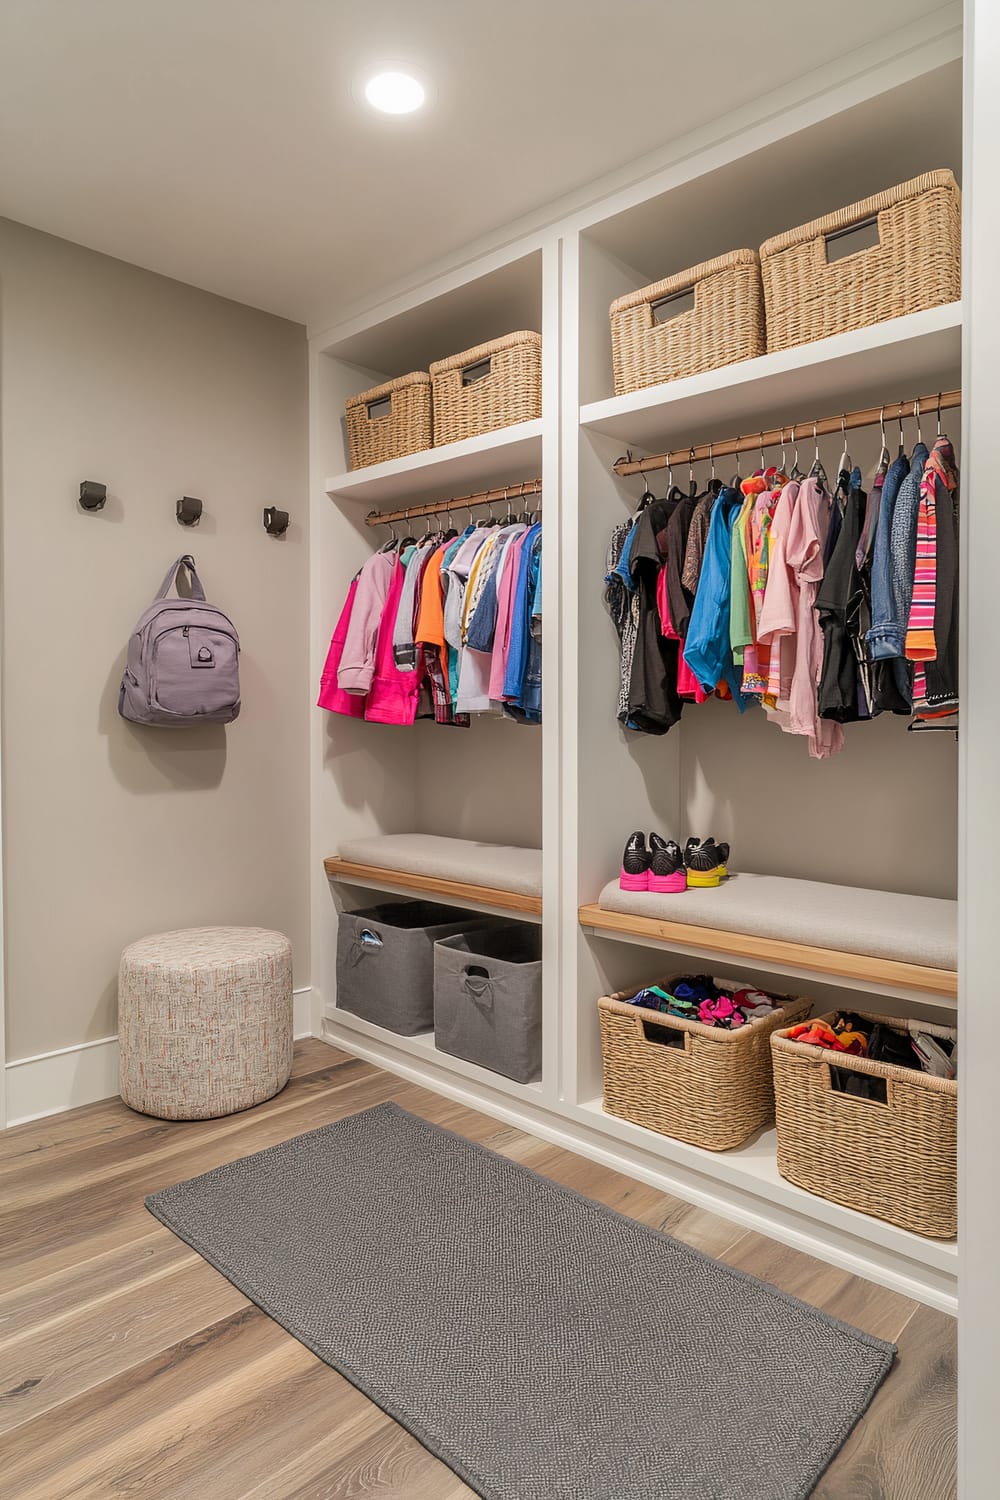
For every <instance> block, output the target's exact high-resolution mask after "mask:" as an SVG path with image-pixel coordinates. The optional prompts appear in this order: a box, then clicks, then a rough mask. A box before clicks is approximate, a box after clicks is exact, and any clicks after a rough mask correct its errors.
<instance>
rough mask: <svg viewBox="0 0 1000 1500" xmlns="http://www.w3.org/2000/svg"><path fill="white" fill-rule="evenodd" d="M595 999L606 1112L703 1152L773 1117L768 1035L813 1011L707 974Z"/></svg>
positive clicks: (803, 1003)
mask: <svg viewBox="0 0 1000 1500" xmlns="http://www.w3.org/2000/svg"><path fill="white" fill-rule="evenodd" d="M597 1005H598V1013H599V1017H600V1024H601V1051H602V1055H603V1060H604V1108H605V1109H606V1110H607V1112H608V1114H612V1115H618V1116H619V1117H620V1118H621V1119H623V1120H631V1121H632V1123H633V1124H635V1125H643V1126H645V1127H646V1129H647V1130H656V1131H658V1132H659V1133H660V1134H661V1135H669V1136H673V1137H674V1138H675V1139H677V1140H681V1141H687V1142H688V1143H689V1144H690V1145H692V1146H702V1147H704V1148H705V1149H706V1150H708V1151H729V1150H732V1148H733V1147H734V1146H740V1145H742V1144H743V1142H744V1141H745V1140H747V1139H748V1138H749V1137H750V1136H751V1135H753V1133H754V1131H755V1130H758V1129H760V1127H761V1126H762V1125H767V1124H769V1123H770V1122H771V1121H772V1120H773V1119H774V1086H773V1082H772V1077H771V1033H772V1032H774V1031H776V1030H778V1029H779V1028H781V1027H788V1026H791V1025H792V1024H793V1023H794V1022H796V1021H802V1020H804V1019H805V1018H806V1016H807V1015H808V1014H809V1011H810V1009H811V1002H810V1001H809V1000H802V999H793V998H791V997H789V996H787V995H772V994H765V993H764V992H763V991H762V990H758V989H757V988H756V987H755V986H754V985H752V984H750V983H745V982H741V981H740V980H735V979H718V978H713V977H712V976H711V975H707V974H686V975H685V974H681V975H676V976H675V977H674V978H671V979H664V980H662V981H660V982H659V983H657V984H652V985H646V986H645V987H644V988H643V989H640V990H629V991H626V992H622V993H620V994H616V995H605V996H602V997H601V999H600V1000H598V1002H597Z"/></svg>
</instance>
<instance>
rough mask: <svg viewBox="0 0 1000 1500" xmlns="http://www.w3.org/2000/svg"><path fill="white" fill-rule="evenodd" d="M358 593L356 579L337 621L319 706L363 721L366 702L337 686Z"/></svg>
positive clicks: (327, 659)
mask: <svg viewBox="0 0 1000 1500" xmlns="http://www.w3.org/2000/svg"><path fill="white" fill-rule="evenodd" d="M357 592H358V580H357V579H356V578H355V579H354V580H353V582H352V583H351V586H350V588H349V589H348V591H347V598H346V599H345V600H344V607H343V609H342V610H341V611H340V619H339V620H338V621H337V625H336V629H335V630H334V632H333V639H332V641H331V642H330V649H329V651H328V652H327V654H326V665H325V666H324V668H323V677H322V680H321V681H320V685H319V699H318V706H319V707H320V708H325V709H328V710H329V712H330V713H332V714H346V715H347V716H348V718H351V719H363V718H364V716H365V700H364V698H361V697H359V696H358V694H357V693H345V692H344V691H343V689H342V688H340V687H338V685H337V669H338V668H339V666H340V659H341V657H342V655H343V653H344V641H345V640H346V639H347V631H348V627H349V626H350V623H351V614H352V611H353V609H354V600H355V598H356V596H357Z"/></svg>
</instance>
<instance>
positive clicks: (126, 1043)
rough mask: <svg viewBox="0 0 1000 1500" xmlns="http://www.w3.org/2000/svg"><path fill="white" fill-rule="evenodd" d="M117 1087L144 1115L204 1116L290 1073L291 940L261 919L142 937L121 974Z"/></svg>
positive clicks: (280, 1083) (246, 1104)
mask: <svg viewBox="0 0 1000 1500" xmlns="http://www.w3.org/2000/svg"><path fill="white" fill-rule="evenodd" d="M118 1043H119V1049H120V1065H119V1066H120V1077H121V1096H122V1098H123V1099H124V1101H125V1103H126V1104H128V1105H131V1107H132V1108H133V1109H137V1110H138V1111H139V1112H140V1113H141V1114H144V1115H157V1116H158V1117H159V1118H160V1119H163V1120H207V1119H212V1118H214V1117H215V1116H217V1115H229V1114H233V1113H235V1111H236V1110H240V1109H249V1108H250V1106H251V1105H253V1104H260V1103H262V1102H263V1100H265V1099H270V1098H271V1096H272V1094H276V1093H277V1092H278V1090H279V1089H282V1088H284V1086H285V1084H286V1083H287V1082H288V1075H289V1072H290V1071H291V1066H292V945H291V943H290V942H289V941H288V939H287V938H286V937H285V936H284V935H283V934H282V933H280V932H268V931H267V930H266V929H265V928H263V927H191V928H187V929H186V930H184V931H181V932H161V933H157V934H156V935H155V936H153V937H145V938H140V940H139V941H138V942H137V943H132V944H130V945H129V947H127V948H126V949H125V951H124V953H123V954H122V958H121V969H120V971H119V977H118Z"/></svg>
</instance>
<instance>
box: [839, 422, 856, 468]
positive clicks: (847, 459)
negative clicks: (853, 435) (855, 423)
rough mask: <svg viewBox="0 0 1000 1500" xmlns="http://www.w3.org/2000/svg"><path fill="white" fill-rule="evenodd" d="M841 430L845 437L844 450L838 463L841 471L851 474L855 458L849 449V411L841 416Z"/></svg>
mask: <svg viewBox="0 0 1000 1500" xmlns="http://www.w3.org/2000/svg"><path fill="white" fill-rule="evenodd" d="M840 430H841V433H842V434H843V438H844V451H843V453H842V454H841V455H840V463H839V464H838V465H837V467H838V469H839V470H840V472H841V473H846V474H850V472H851V470H852V469H853V468H854V460H853V459H852V457H851V455H850V454H849V453H848V451H847V413H846V412H844V413H843V415H842V416H841V418H840Z"/></svg>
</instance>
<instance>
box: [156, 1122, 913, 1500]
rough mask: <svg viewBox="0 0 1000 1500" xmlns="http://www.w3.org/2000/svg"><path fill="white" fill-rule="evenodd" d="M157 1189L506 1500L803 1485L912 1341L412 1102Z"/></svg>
mask: <svg viewBox="0 0 1000 1500" xmlns="http://www.w3.org/2000/svg"><path fill="white" fill-rule="evenodd" d="M146 1202H147V1207H148V1208H149V1209H150V1210H151V1212H152V1213H154V1214H155V1215H156V1217H157V1218H158V1219H160V1220H162V1222H163V1223H164V1224H166V1225H167V1226H168V1227H169V1228H170V1229H172V1230H173V1231H174V1233H175V1234H177V1235H179V1236H180V1238H181V1239H183V1240H186V1241H187V1243H188V1244H189V1245H191V1246H193V1247H194V1249H196V1250H198V1251H199V1252H200V1253H201V1254H202V1255H203V1256H204V1257H205V1259H206V1260H208V1261H210V1262H211V1263H212V1265H213V1266H216V1267H217V1268H218V1269H219V1270H220V1271H221V1272H222V1273H223V1275H225V1276H227V1277H228V1278H229V1280H230V1281H231V1282H233V1283H234V1285H236V1286H237V1287H239V1288H240V1290H241V1291H242V1292H244V1293H245V1294H246V1296H247V1297H249V1298H250V1299H251V1300H252V1301H253V1302H255V1303H256V1304H257V1305H258V1306H259V1307H261V1308H263V1309H264V1311H265V1312H267V1313H269V1314H270V1315H271V1317H272V1318H275V1319H276V1320H277V1321H278V1322H279V1323H280V1324H281V1325H282V1326H283V1327H284V1328H287V1329H288V1331H289V1333H292V1334H294V1335H295V1337H296V1338H297V1339H300V1340H301V1342H302V1343H304V1344H305V1345H307V1347H308V1348H310V1349H312V1350H313V1352H314V1353H316V1354H318V1355H319V1357H320V1358H321V1359H323V1360H325V1361H326V1362H327V1364H330V1365H332V1366H333V1367H334V1369H336V1370H339V1371H340V1372H341V1373H342V1374H343V1375H345V1376H346V1377H347V1379H348V1380H350V1381H351V1382H352V1383H353V1384H354V1385H356V1386H357V1387H358V1388H359V1389H360V1390H362V1391H364V1392H365V1394H366V1395H367V1396H369V1397H370V1398H371V1399H372V1400H373V1401H375V1402H377V1404H378V1405H379V1406H380V1407H381V1408H382V1409H383V1410H384V1411H386V1412H388V1413H389V1415H390V1416H392V1417H394V1418H395V1419H396V1421H397V1422H400V1423H401V1424H402V1425H403V1426H404V1427H406V1428H408V1429H409V1431H410V1432H412V1433H413V1434H414V1436H416V1437H417V1438H419V1440H420V1441H421V1443H423V1444H424V1445H425V1447H427V1448H429V1449H430V1450H431V1452H433V1453H435V1454H437V1455H438V1457H440V1458H441V1459H443V1460H444V1462H445V1463H446V1464H448V1465H449V1467H450V1468H452V1469H453V1470H454V1471H455V1473H456V1474H458V1475H460V1476H461V1478H462V1479H463V1480H464V1481H465V1482H466V1484H468V1485H469V1486H470V1487H471V1488H472V1489H473V1490H475V1492H476V1493H477V1494H479V1495H481V1496H485V1497H487V1500H619V1497H622V1500H624V1497H628V1500H799V1497H805V1496H807V1495H808V1494H809V1493H810V1491H811V1490H812V1488H813V1486H814V1485H815V1483H816V1481H817V1479H818V1478H819V1476H820V1474H821V1473H822V1472H823V1470H824V1468H825V1467H826V1465H827V1464H828V1463H829V1462H830V1460H831V1458H832V1457H833V1456H834V1454H835V1453H836V1452H837V1450H838V1449H839V1448H840V1446H841V1444H842V1443H843V1442H844V1439H845V1438H846V1437H847V1435H848V1433H849V1432H850V1430H851V1428H852V1427H853V1426H854V1424H855V1422H857V1420H858V1418H859V1417H860V1416H861V1415H862V1413H863V1412H864V1410H865V1408H866V1407H867V1406H868V1403H869V1402H870V1400H871V1398H872V1396H873V1395H874V1393H875V1391H876V1390H877V1389H878V1386H879V1384H880V1383H881V1381H882V1380H883V1379H884V1378H885V1376H886V1374H887V1373H888V1371H889V1368H890V1366H891V1364H892V1360H893V1355H894V1353H895V1349H894V1347H893V1345H891V1344H887V1343H884V1342H883V1341H882V1340H881V1339H875V1338H870V1337H869V1336H868V1335H867V1334H864V1333H860V1332H859V1331H858V1330H857V1329H854V1328H850V1327H848V1326H847V1324H845V1323H841V1322H838V1321H837V1320H836V1319H833V1318H830V1317H827V1315H826V1314H825V1313H821V1312H819V1311H818V1310H817V1309H816V1308H814V1307H809V1306H806V1305H805V1304H803V1303H801V1302H798V1301H796V1300H795V1299H794V1298H792V1297H788V1296H785V1295H784V1293H782V1292H779V1291H777V1290H775V1288H773V1287H771V1286H769V1285H767V1284H766V1283H764V1282H761V1281H757V1280H756V1279H755V1278H753V1277H751V1276H748V1275H746V1274H744V1273H743V1272H740V1271H736V1270H733V1269H732V1268H730V1267H729V1266H726V1265H723V1264H721V1263H720V1262H719V1261H716V1260H712V1259H711V1258H710V1257H708V1256H706V1255H702V1254H701V1253H700V1252H699V1251H697V1250H692V1249H690V1248H689V1247H688V1246H686V1245H683V1244H680V1243H679V1242H678V1241H676V1240H672V1239H670V1238H668V1237H667V1236H666V1235H663V1234H659V1233H658V1232H657V1231H656V1230H653V1229H648V1228H646V1227H645V1226H644V1225H642V1224H637V1223H635V1222H634V1221H633V1220H631V1219H627V1218H624V1217H623V1216H622V1215H620V1214H616V1213H614V1212H612V1211H611V1210H610V1209H607V1208H603V1207H602V1206H601V1205H599V1204H597V1203H593V1202H591V1200H590V1199H588V1198H583V1197H580V1196H579V1194H577V1193H574V1192H572V1191H570V1190H569V1189H567V1188H563V1187H560V1186H558V1185H557V1184H556V1183H553V1182H550V1181H549V1180H548V1179H547V1178H544V1177H541V1176H539V1175H538V1174H537V1173H534V1172H530V1171H528V1170H527V1169H526V1168H524V1167H521V1166H519V1165H517V1164H516V1163H514V1162H510V1161H508V1160H506V1159H505V1158H504V1157H502V1156H498V1155H496V1154H495V1153H493V1152H492V1151H487V1150H485V1149H484V1148H483V1147H481V1146H476V1145H473V1144H472V1143H471V1142H469V1141H466V1140H464V1139H463V1138H462V1137H460V1136H456V1135H453V1134H452V1133H451V1132H449V1131H446V1130H441V1129H439V1128H438V1127H437V1126H435V1125H430V1124H428V1123H427V1122H426V1121H424V1120H421V1119H418V1118H417V1117H415V1116H414V1115H411V1114H408V1113H407V1112H406V1111H405V1110H403V1109H400V1108H399V1107H398V1106H397V1105H394V1104H381V1105H378V1106H377V1107H376V1108H375V1109H369V1110H365V1111H364V1112H363V1113H361V1114H356V1115H350V1116H348V1117H347V1118H346V1119H343V1120H339V1121H337V1123H336V1124H334V1125H327V1126H325V1127H324V1128H323V1129H321V1130H315V1131H312V1132H310V1134H308V1135H301V1136H298V1137H297V1138H296V1139H294V1140H290V1141H286V1142H284V1144H282V1145H280V1146H273V1147H271V1149H270V1150H267V1151H261V1152H260V1153H258V1154H257V1155H256V1156H248V1157H246V1158H244V1159H243V1160H242V1161H235V1162H232V1163H230V1164H229V1165H227V1166H224V1167H219V1168H218V1169H217V1170H216V1171H214V1172H208V1173H206V1175H205V1176H203V1177H195V1178H193V1179H192V1180H191V1181H189V1182H182V1183H179V1184H178V1185H177V1186H176V1187H172V1188H168V1189H167V1190H166V1191H165V1192H162V1193H157V1194H156V1195H155V1196H154V1197H151V1198H148V1199H147V1200H146Z"/></svg>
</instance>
